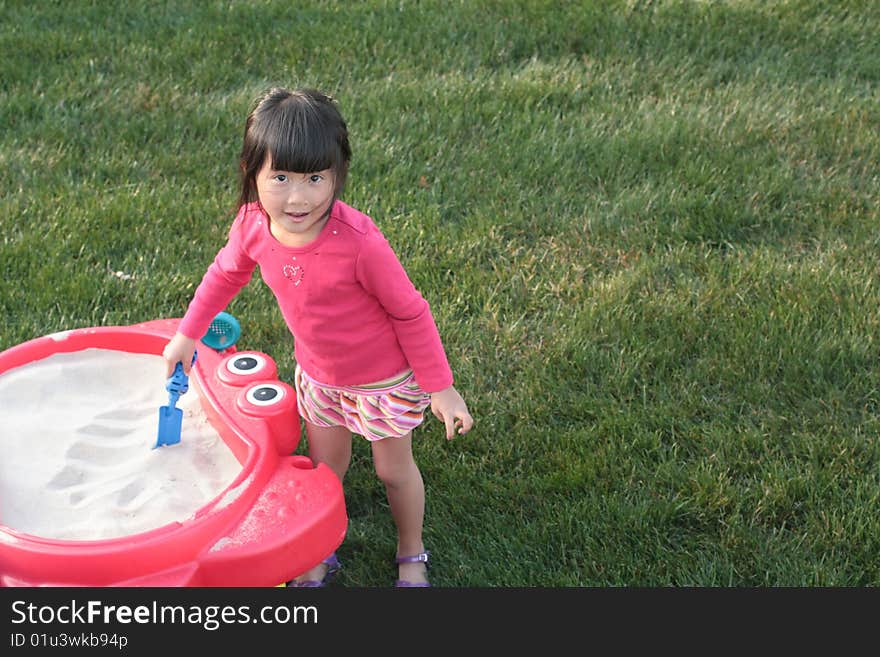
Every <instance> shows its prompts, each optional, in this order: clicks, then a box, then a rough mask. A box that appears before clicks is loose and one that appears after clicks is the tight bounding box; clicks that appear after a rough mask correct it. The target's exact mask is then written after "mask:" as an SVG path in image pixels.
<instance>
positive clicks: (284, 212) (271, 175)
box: [257, 157, 335, 246]
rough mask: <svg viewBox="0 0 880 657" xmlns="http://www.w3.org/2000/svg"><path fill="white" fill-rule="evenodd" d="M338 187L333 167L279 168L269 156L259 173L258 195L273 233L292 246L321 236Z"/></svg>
mask: <svg viewBox="0 0 880 657" xmlns="http://www.w3.org/2000/svg"><path fill="white" fill-rule="evenodd" d="M334 189H335V188H334V179H333V171H332V169H325V170H324V171H313V172H310V173H297V172H293V171H278V170H276V169H273V168H272V158H271V157H268V158H266V162H265V163H264V164H263V168H262V169H260V171H259V173H257V195H258V196H259V198H260V204H261V205H262V206H263V209H264V210H265V211H266V213H267V214H268V215H269V219H271V220H272V233H273V235H275V237H276V239H278V240H279V241H280V242H282V243H284V244H288V245H289V246H302V245H305V244H308V243H309V242H311V241H312V240H313V239H315V238H316V237H317V236H318V234H319V233H320V232H321V229H322V228H323V227H324V224H326V223H327V209H328V208H329V207H330V204H331V203H332V202H333V192H334Z"/></svg>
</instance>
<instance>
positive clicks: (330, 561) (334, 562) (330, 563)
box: [287, 552, 342, 588]
mask: <svg viewBox="0 0 880 657" xmlns="http://www.w3.org/2000/svg"><path fill="white" fill-rule="evenodd" d="M321 563H322V564H324V565H325V566H327V572H326V573H324V577H323V578H321V579H304V580H302V581H301V582H297V581H296V580H295V579H293V580H290V581H289V582H288V583H287V586H288V587H289V588H317V587H322V586H327V584H328V583H329V582H330V580H331V579H333V576H334V575H335V574H336V573H337V572H338V571H339V569H340V568H342V564H341V563H340V562H339V559H337V558H336V553H335V552H333V553H332V554H331V555H330V556H329V557H327V558H326V559H324V561H322V562H321Z"/></svg>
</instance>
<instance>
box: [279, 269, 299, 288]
mask: <svg viewBox="0 0 880 657" xmlns="http://www.w3.org/2000/svg"><path fill="white" fill-rule="evenodd" d="M281 272H282V273H283V274H284V276H285V277H287V280H289V281H290V282H291V283H293V284H294V285H299V284H300V283H302V279H303V273H304V272H303V268H302V266H300V265H284V266H283V267H282V268H281Z"/></svg>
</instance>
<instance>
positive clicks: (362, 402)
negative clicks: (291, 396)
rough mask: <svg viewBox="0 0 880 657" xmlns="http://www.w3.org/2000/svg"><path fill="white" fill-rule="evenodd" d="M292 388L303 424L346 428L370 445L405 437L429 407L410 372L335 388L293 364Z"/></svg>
mask: <svg viewBox="0 0 880 657" xmlns="http://www.w3.org/2000/svg"><path fill="white" fill-rule="evenodd" d="M294 387H295V388H296V401H297V407H298V408H299V414H300V415H301V416H302V417H303V419H305V420H306V421H307V422H311V423H312V424H315V425H317V426H319V427H336V426H342V427H346V428H348V430H349V431H351V432H352V433H356V434H360V435H361V436H363V437H364V438H366V439H367V440H371V441H372V440H382V439H383V438H396V437H400V436H404V435H406V434H407V433H408V432H410V431H412V430H413V429H415V428H416V427H417V426H419V425H420V424H421V423H422V420H424V418H425V415H424V411H425V409H426V408H427V407H428V406H429V405H430V403H431V395H430V394H429V393H427V392H425V391H424V390H422V389H421V388H420V387H419V384H418V383H416V378H415V376H414V375H413V373H412V371H410V370H408V371H406V372H402V373H401V374H398V375H396V376H393V377H391V378H390V379H385V380H384V381H377V382H376V383H371V384H368V385H364V386H347V387H338V386H330V385H327V384H325V383H321V382H319V381H316V380H315V379H313V378H311V377H310V376H309V375H308V374H306V373H305V372H304V371H303V370H302V368H300V366H299V364H297V366H296V370H295V372H294Z"/></svg>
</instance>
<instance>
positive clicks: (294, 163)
mask: <svg viewBox="0 0 880 657" xmlns="http://www.w3.org/2000/svg"><path fill="white" fill-rule="evenodd" d="M279 109H280V110H281V111H279V112H278V113H277V115H276V116H275V117H273V118H274V119H275V120H274V121H270V122H269V123H270V125H268V126H267V130H266V135H265V138H266V141H265V144H266V149H267V151H268V153H267V154H268V155H270V156H271V157H272V168H273V169H275V170H277V171H295V172H297V173H311V172H313V171H324V170H325V169H334V170H336V169H337V168H338V167H339V165H340V163H341V160H342V153H341V152H340V149H339V146H338V144H337V143H336V140H335V139H334V136H333V134H332V133H331V132H330V131H329V130H328V129H327V126H326V125H324V124H325V122H324V121H322V117H321V116H320V115H318V114H317V112H315V111H314V109H313V108H311V107H309V106H303V105H302V104H295V103H285V104H282V106H281V107H280V108H279Z"/></svg>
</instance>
